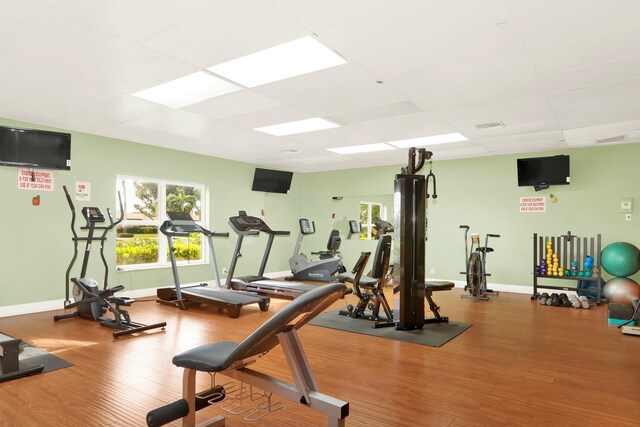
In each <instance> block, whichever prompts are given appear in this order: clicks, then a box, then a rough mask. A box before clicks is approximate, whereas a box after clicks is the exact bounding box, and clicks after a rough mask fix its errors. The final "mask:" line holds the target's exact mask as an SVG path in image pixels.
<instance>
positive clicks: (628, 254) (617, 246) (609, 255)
mask: <svg viewBox="0 0 640 427" xmlns="http://www.w3.org/2000/svg"><path fill="white" fill-rule="evenodd" d="M600 263H601V264H602V268H604V269H605V271H606V272H607V273H609V274H611V275H612V276H616V277H626V276H631V275H632V274H635V273H636V272H637V271H638V270H640V250H639V249H638V248H637V247H635V246H634V245H632V244H631V243H627V242H615V243H611V244H610V245H607V246H605V248H604V249H603V250H602V254H601V256H600Z"/></svg>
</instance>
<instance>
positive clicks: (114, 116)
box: [71, 95, 167, 123]
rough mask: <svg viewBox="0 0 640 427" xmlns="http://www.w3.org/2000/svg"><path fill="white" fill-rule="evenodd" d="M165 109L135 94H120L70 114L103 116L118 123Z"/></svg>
mask: <svg viewBox="0 0 640 427" xmlns="http://www.w3.org/2000/svg"><path fill="white" fill-rule="evenodd" d="M166 109H167V107H164V106H162V105H159V104H156V103H153V102H149V101H145V100H144V99H140V98H137V97H135V96H131V95H121V96H118V97H116V98H114V99H110V100H108V101H106V102H98V103H93V104H91V105H88V106H86V107H85V108H83V109H82V110H81V111H77V112H74V113H73V114H72V115H71V116H72V117H73V116H75V117H80V118H81V119H85V118H86V119H89V118H94V119H97V118H103V119H105V120H108V121H111V122H115V123H120V122H127V121H131V120H136V119H139V118H142V117H144V116H148V115H151V114H155V113H158V112H160V111H165V110H166Z"/></svg>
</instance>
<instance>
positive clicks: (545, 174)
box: [518, 155, 571, 190]
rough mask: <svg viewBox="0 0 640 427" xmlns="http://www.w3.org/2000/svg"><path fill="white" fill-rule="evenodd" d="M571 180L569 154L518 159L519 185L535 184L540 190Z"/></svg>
mask: <svg viewBox="0 0 640 427" xmlns="http://www.w3.org/2000/svg"><path fill="white" fill-rule="evenodd" d="M570 182H571V174H570V168H569V156H568V155H560V156H551V157H533V158H528V159H518V186H519V187H529V186H533V187H535V188H536V190H540V189H543V188H549V186H550V185H569V183H570Z"/></svg>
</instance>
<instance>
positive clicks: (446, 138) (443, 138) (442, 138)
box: [388, 132, 467, 148]
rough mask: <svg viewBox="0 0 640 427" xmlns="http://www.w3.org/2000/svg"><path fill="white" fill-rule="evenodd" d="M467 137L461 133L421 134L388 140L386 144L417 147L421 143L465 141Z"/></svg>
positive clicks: (399, 146) (434, 143) (433, 143)
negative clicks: (420, 135)
mask: <svg viewBox="0 0 640 427" xmlns="http://www.w3.org/2000/svg"><path fill="white" fill-rule="evenodd" d="M466 140H467V138H466V137H465V136H464V135H462V134H461V133H458V132H455V133H446V134H444V135H434V136H423V137H421V138H412V139H401V140H399V141H390V142H388V144H391V145H393V146H394V147H398V148H409V147H419V146H421V145H436V144H447V143H450V142H460V141H466Z"/></svg>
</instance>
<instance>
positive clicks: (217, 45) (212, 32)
mask: <svg viewBox="0 0 640 427" xmlns="http://www.w3.org/2000/svg"><path fill="white" fill-rule="evenodd" d="M308 35H309V31H308V30H306V29H305V28H303V27H302V26H300V25H299V24H297V23H295V22H294V21H292V20H291V19H290V18H288V17H286V16H285V15H284V14H282V13H281V12H279V11H278V10H276V9H275V8H274V7H273V6H271V5H269V4H268V3H266V2H265V1H261V0H235V1H232V2H229V1H225V2H212V3H211V7H209V8H208V9H206V10H204V11H202V12H201V13H198V14H197V15H194V16H191V17H189V18H187V19H185V20H183V21H181V22H180V23H178V24H176V25H173V26H172V27H170V28H166V29H164V30H162V31H159V32H158V33H156V34H153V35H151V36H149V37H147V38H146V39H144V40H142V41H141V42H140V43H141V44H143V45H144V46H147V47H149V48H151V49H154V50H156V51H158V52H161V53H164V54H165V55H168V56H171V57H174V58H177V59H181V60H183V61H185V62H187V63H190V64H192V65H196V66H198V67H200V68H207V67H211V66H213V65H217V64H220V63H222V62H225V61H228V60H230V59H235V58H238V57H241V56H244V55H248V54H250V53H254V52H257V51H259V50H262V49H266V48H269V47H272V46H275V45H278V44H281V43H285V42H288V41H291V40H295V39H298V38H300V37H304V36H308Z"/></svg>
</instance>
